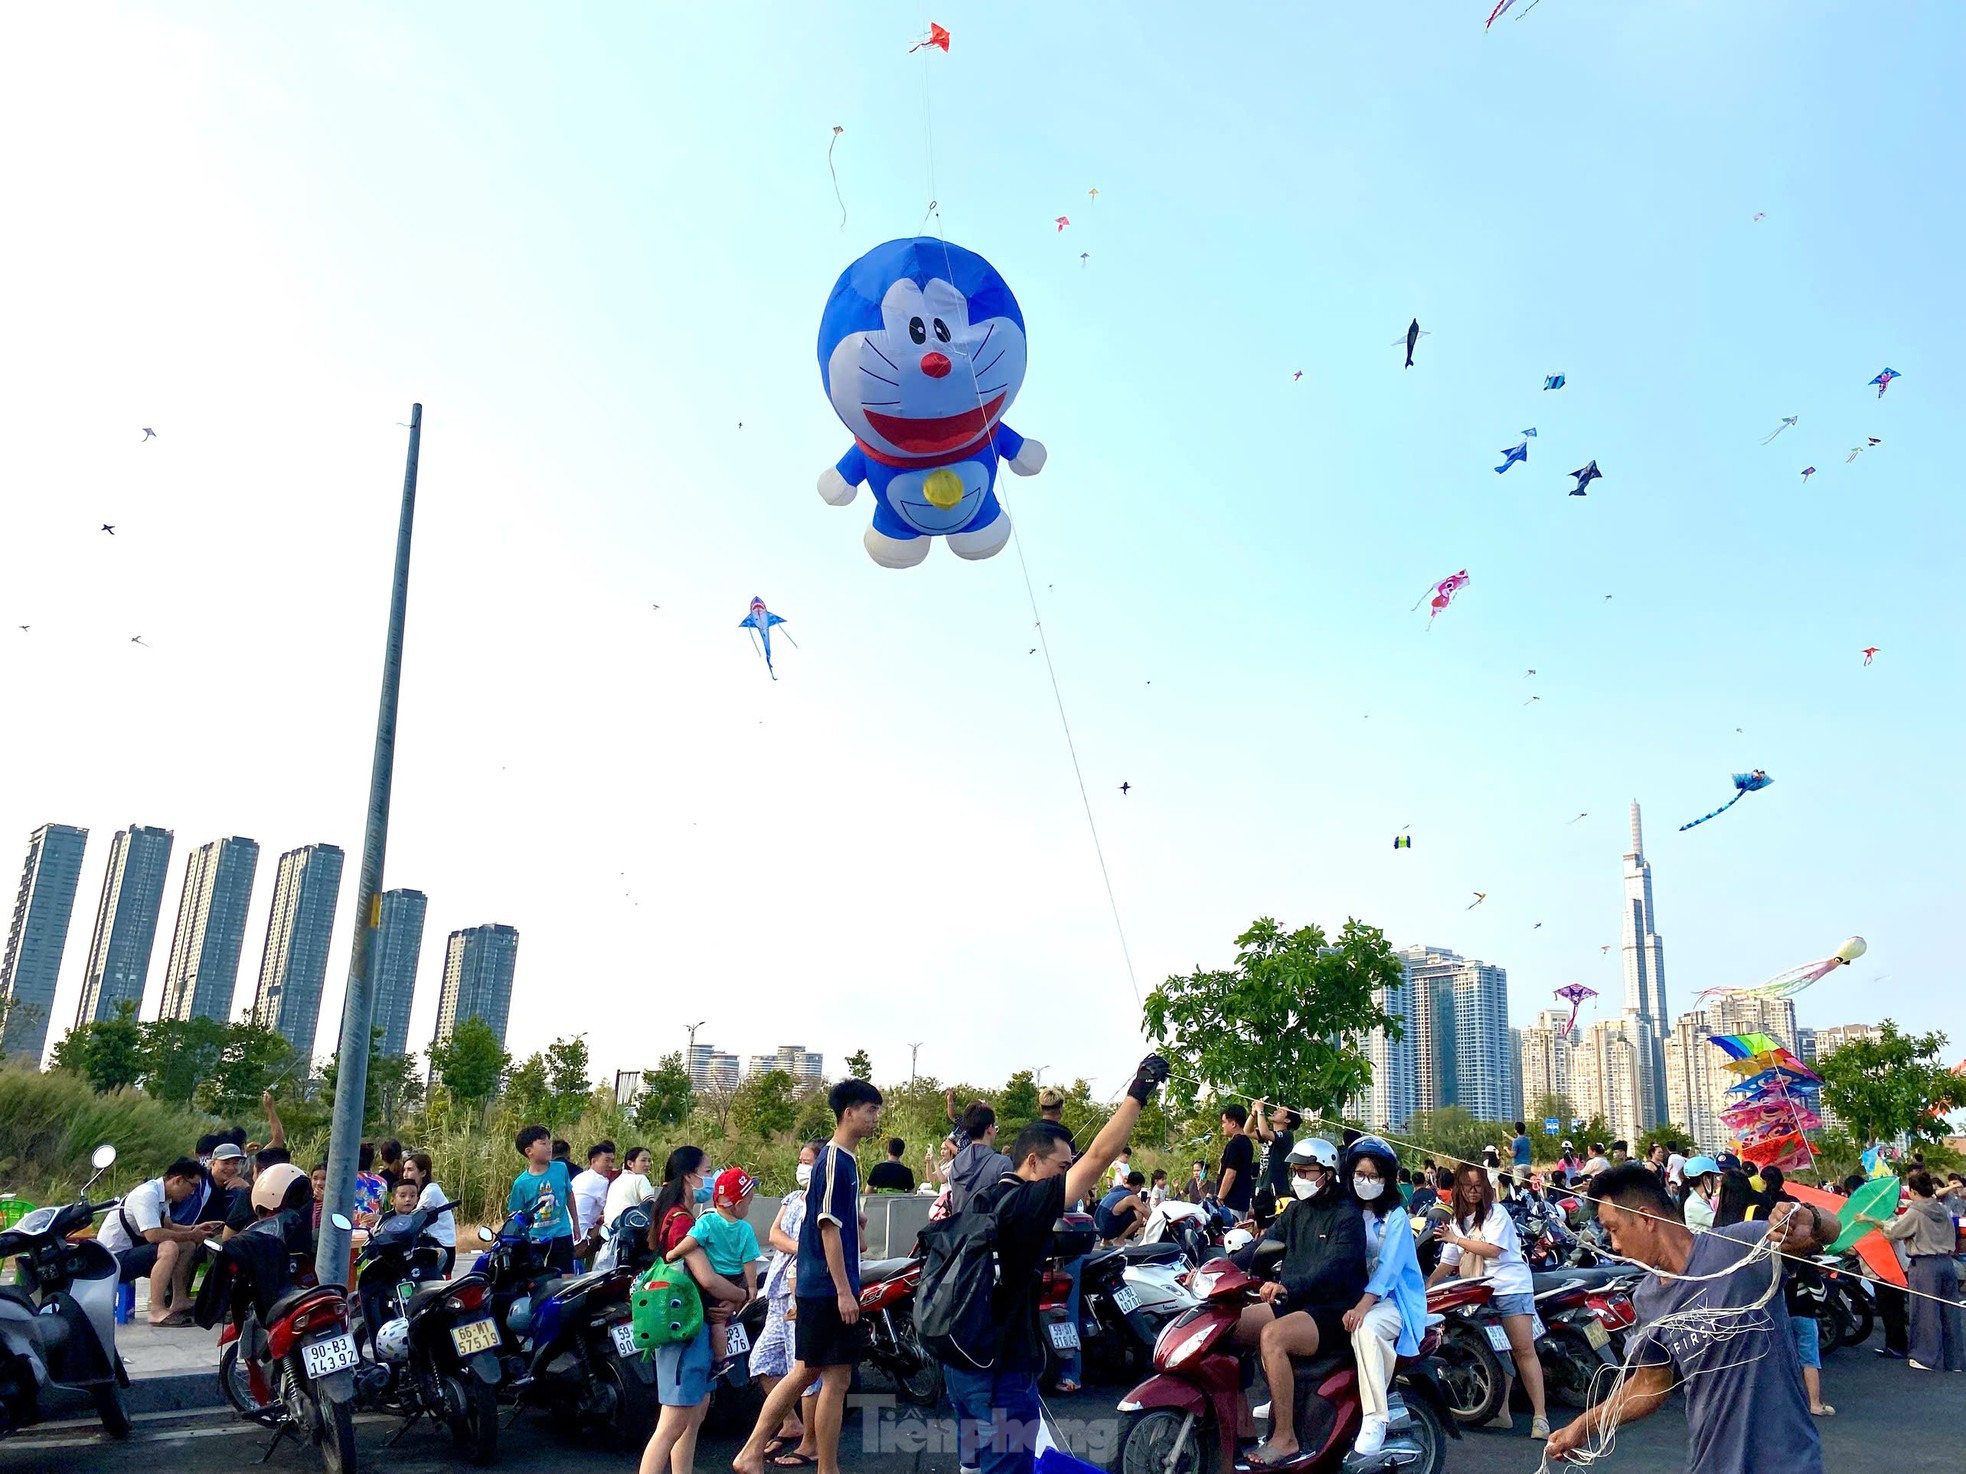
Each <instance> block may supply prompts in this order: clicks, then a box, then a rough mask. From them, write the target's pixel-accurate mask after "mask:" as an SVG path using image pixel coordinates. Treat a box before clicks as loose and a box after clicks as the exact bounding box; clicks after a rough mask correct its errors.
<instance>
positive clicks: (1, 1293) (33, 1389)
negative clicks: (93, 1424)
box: [0, 1143, 130, 1438]
mask: <svg viewBox="0 0 1966 1474" xmlns="http://www.w3.org/2000/svg"><path fill="white" fill-rule="evenodd" d="M115 1160H116V1148H115V1147H113V1146H110V1145H108V1144H107V1143H105V1144H103V1145H102V1146H99V1147H97V1148H96V1149H95V1151H94V1153H93V1154H91V1156H90V1158H89V1163H90V1165H91V1166H93V1167H94V1168H95V1173H94V1175H93V1176H91V1177H90V1178H89V1180H88V1181H87V1182H85V1183H83V1184H82V1190H81V1192H80V1193H78V1194H77V1195H76V1199H75V1201H74V1202H72V1203H69V1204H67V1205H66V1206H63V1207H50V1208H36V1209H35V1210H34V1211H33V1212H32V1213H29V1214H28V1215H27V1216H26V1217H24V1218H22V1219H21V1220H20V1222H18V1223H16V1224H15V1225H14V1226H13V1227H12V1228H10V1229H8V1230H7V1231H6V1232H4V1233H0V1260H6V1259H10V1258H15V1256H19V1257H18V1259H17V1261H16V1263H17V1269H16V1273H15V1278H14V1282H13V1283H12V1284H8V1285H0V1438H4V1437H6V1436H7V1435H8V1434H11V1433H16V1432H18V1431H19V1430H21V1429H22V1428H28V1427H32V1426H33V1425H34V1424H36V1423H40V1422H43V1421H45V1420H47V1419H48V1418H49V1417H51V1416H55V1415H58V1414H59V1413H61V1412H63V1411H65V1408H64V1406H63V1404H65V1403H66V1404H78V1405H84V1406H93V1407H94V1408H95V1412H96V1416H97V1417H98V1418H100V1419H101V1420H102V1426H103V1430H104V1431H105V1432H106V1433H108V1434H109V1436H110V1437H111V1438H127V1437H129V1436H130V1415H129V1413H128V1412H127V1411H126V1410H125V1409H124V1406H123V1389H124V1388H125V1387H127V1386H129V1385H130V1378H129V1373H128V1372H126V1371H124V1370H123V1358H122V1357H121V1356H119V1355H118V1354H117V1351H116V1287H117V1284H118V1282H119V1280H120V1278H121V1275H120V1272H119V1270H118V1268H117V1264H116V1256H115V1255H113V1254H111V1253H110V1252H109V1250H107V1249H105V1248H103V1246H102V1245H101V1244H98V1243H96V1242H95V1240H93V1239H70V1237H69V1235H70V1234H72V1233H75V1232H76V1231H77V1230H79V1229H83V1228H87V1227H88V1226H89V1224H90V1223H91V1222H92V1221H93V1220H94V1218H95V1216H96V1214H98V1213H101V1212H105V1211H106V1210H108V1209H110V1208H113V1207H115V1206H116V1204H115V1203H114V1202H108V1203H91V1202H90V1201H89V1189H90V1188H92V1187H94V1186H95V1185H96V1179H97V1178H99V1177H101V1176H102V1174H103V1173H104V1172H106V1171H108V1170H109V1167H110V1164H111V1163H113V1162H114V1161H115Z"/></svg>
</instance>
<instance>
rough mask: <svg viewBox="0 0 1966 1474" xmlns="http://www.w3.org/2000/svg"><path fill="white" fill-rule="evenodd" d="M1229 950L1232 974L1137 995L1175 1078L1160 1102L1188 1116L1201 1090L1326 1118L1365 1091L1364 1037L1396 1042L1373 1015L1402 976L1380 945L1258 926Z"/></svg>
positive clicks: (1358, 936)
mask: <svg viewBox="0 0 1966 1474" xmlns="http://www.w3.org/2000/svg"><path fill="white" fill-rule="evenodd" d="M1236 948H1237V952H1236V959H1235V965H1234V966H1233V967H1231V968H1227V969H1217V970H1214V971H1207V972H1204V971H1203V970H1202V969H1200V968H1197V969H1195V971H1194V972H1192V973H1190V974H1189V975H1188V976H1187V977H1169V978H1168V979H1167V981H1166V982H1164V983H1162V984H1161V985H1160V986H1159V987H1158V988H1156V989H1154V991H1153V992H1152V993H1150V994H1148V995H1147V1003H1146V1010H1145V1014H1146V1016H1145V1021H1144V1027H1145V1032H1146V1034H1147V1036H1148V1037H1149V1038H1150V1039H1155V1040H1158V1041H1160V1045H1159V1047H1160V1049H1161V1051H1162V1052H1163V1053H1164V1054H1165V1055H1166V1056H1167V1057H1168V1060H1169V1062H1170V1063H1171V1064H1172V1065H1173V1066H1174V1069H1175V1072H1176V1073H1175V1077H1174V1079H1173V1080H1172V1081H1171V1082H1170V1084H1169V1093H1170V1094H1171V1095H1172V1096H1173V1097H1174V1099H1175V1101H1176V1102H1177V1103H1178V1104H1183V1105H1185V1104H1190V1103H1192V1102H1193V1101H1194V1100H1195V1099H1196V1098H1197V1097H1198V1096H1199V1095H1200V1093H1201V1087H1200V1086H1198V1085H1197V1083H1196V1082H1198V1081H1206V1082H1207V1083H1208V1085H1209V1086H1210V1087H1212V1088H1213V1089H1214V1090H1216V1091H1219V1092H1223V1093H1231V1094H1238V1095H1240V1094H1243V1093H1245V1092H1251V1091H1255V1092H1260V1093H1262V1094H1263V1096H1264V1098H1265V1099H1273V1100H1277V1101H1281V1102H1284V1103H1286V1104H1289V1105H1292V1106H1295V1107H1297V1108H1298V1109H1300V1110H1304V1111H1306V1112H1315V1113H1319V1114H1323V1115H1327V1116H1328V1115H1331V1114H1333V1113H1334V1112H1336V1111H1337V1109H1338V1108H1339V1106H1340V1105H1341V1104H1342V1103H1343V1102H1344V1101H1346V1100H1347V1099H1349V1098H1351V1097H1352V1096H1354V1095H1357V1094H1359V1093H1361V1092H1362V1091H1364V1090H1365V1088H1366V1087H1367V1086H1369V1085H1370V1084H1371V1083H1372V1061H1371V1058H1370V1057H1369V1056H1368V1055H1367V1053H1366V1051H1365V1036H1366V1034H1367V1033H1368V1032H1369V1031H1370V1030H1372V1029H1374V1028H1383V1029H1385V1030H1386V1031H1387V1033H1389V1034H1390V1035H1392V1036H1393V1037H1394V1038H1398V1037H1399V1029H1400V1021H1399V1020H1398V1019H1397V1018H1395V1017H1394V1016H1393V1015H1391V1014H1389V1013H1387V1012H1386V1011H1385V1009H1384V1008H1383V1007H1382V1006H1381V1005H1380V999H1381V998H1382V997H1383V996H1384V991H1385V989H1387V988H1388V987H1391V986H1393V985H1395V984H1397V983H1398V982H1399V981H1400V979H1401V976H1402V973H1401V969H1400V963H1399V959H1398V958H1397V957H1395V956H1394V955H1393V951H1392V948H1391V947H1390V946H1389V945H1388V944H1387V942H1386V936H1385V933H1384V932H1382V931H1380V930H1379V929H1378V928H1377V927H1376V926H1368V925H1366V924H1365V923H1363V922H1361V921H1358V920H1356V919H1347V920H1346V922H1345V925H1344V927H1343V929H1342V930H1340V932H1339V933H1338V939H1337V942H1336V944H1335V945H1334V944H1332V943H1330V942H1328V941H1327V940H1326V938H1325V934H1324V932H1323V931H1322V930H1321V929H1320V928H1318V927H1316V926H1306V927H1300V928H1299V929H1298V930H1296V931H1293V932H1285V931H1284V930H1283V928H1282V927H1280V926H1278V925H1277V923H1276V922H1275V921H1273V920H1271V919H1270V918H1269V917H1267V916H1266V917H1263V918H1261V919H1260V920H1258V921H1257V922H1256V923H1255V924H1254V925H1253V926H1251V927H1250V929H1249V930H1248V931H1246V932H1244V933H1243V934H1242V935H1241V936H1239V937H1237V938H1236ZM1183 1076H1186V1077H1187V1078H1185V1079H1184V1078H1182V1077H1183Z"/></svg>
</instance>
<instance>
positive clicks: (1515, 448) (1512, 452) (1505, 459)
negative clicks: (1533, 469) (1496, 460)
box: [1495, 440, 1529, 476]
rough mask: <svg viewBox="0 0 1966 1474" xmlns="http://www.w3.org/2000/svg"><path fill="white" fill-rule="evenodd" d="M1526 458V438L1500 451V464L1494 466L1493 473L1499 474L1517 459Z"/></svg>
mask: <svg viewBox="0 0 1966 1474" xmlns="http://www.w3.org/2000/svg"><path fill="white" fill-rule="evenodd" d="M1528 459H1529V442H1528V441H1527V440H1525V441H1523V442H1522V444H1520V445H1512V446H1510V447H1509V448H1508V449H1507V450H1505V451H1503V452H1502V464H1501V465H1499V466H1497V467H1496V468H1495V474H1496V475H1498V476H1499V475H1501V474H1502V472H1504V471H1506V470H1508V468H1509V467H1510V466H1513V465H1514V464H1515V463H1516V462H1517V461H1527V460H1528Z"/></svg>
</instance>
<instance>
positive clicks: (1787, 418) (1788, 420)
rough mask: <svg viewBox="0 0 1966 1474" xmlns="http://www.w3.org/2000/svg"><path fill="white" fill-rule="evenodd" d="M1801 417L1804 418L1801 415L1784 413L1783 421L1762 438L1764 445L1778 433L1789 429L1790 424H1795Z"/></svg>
mask: <svg viewBox="0 0 1966 1474" xmlns="http://www.w3.org/2000/svg"><path fill="white" fill-rule="evenodd" d="M1801 418H1802V416H1801V415H1783V416H1782V423H1781V424H1779V425H1777V426H1776V427H1775V428H1774V429H1773V430H1770V431H1769V432H1768V433H1767V434H1766V435H1764V436H1763V437H1762V438H1761V443H1762V444H1763V445H1766V444H1767V443H1768V442H1769V441H1771V440H1773V439H1774V438H1775V437H1776V436H1777V435H1779V434H1781V433H1782V431H1784V430H1786V429H1788V427H1789V426H1791V425H1793V424H1794V423H1795V422H1796V421H1797V420H1799V419H1801Z"/></svg>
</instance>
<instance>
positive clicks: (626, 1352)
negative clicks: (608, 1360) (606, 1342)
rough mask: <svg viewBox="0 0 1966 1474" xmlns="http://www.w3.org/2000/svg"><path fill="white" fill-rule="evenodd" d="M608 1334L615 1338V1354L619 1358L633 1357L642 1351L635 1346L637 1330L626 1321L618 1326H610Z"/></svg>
mask: <svg viewBox="0 0 1966 1474" xmlns="http://www.w3.org/2000/svg"><path fill="white" fill-rule="evenodd" d="M608 1334H609V1335H610V1336H612V1337H614V1349H615V1353H616V1354H617V1355H619V1356H633V1355H635V1354H636V1353H637V1352H638V1351H639V1350H641V1348H640V1347H638V1346H637V1345H636V1344H635V1328H634V1327H633V1326H631V1325H629V1324H628V1323H627V1322H626V1321H623V1322H622V1323H621V1324H620V1325H618V1326H609V1327H608Z"/></svg>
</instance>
